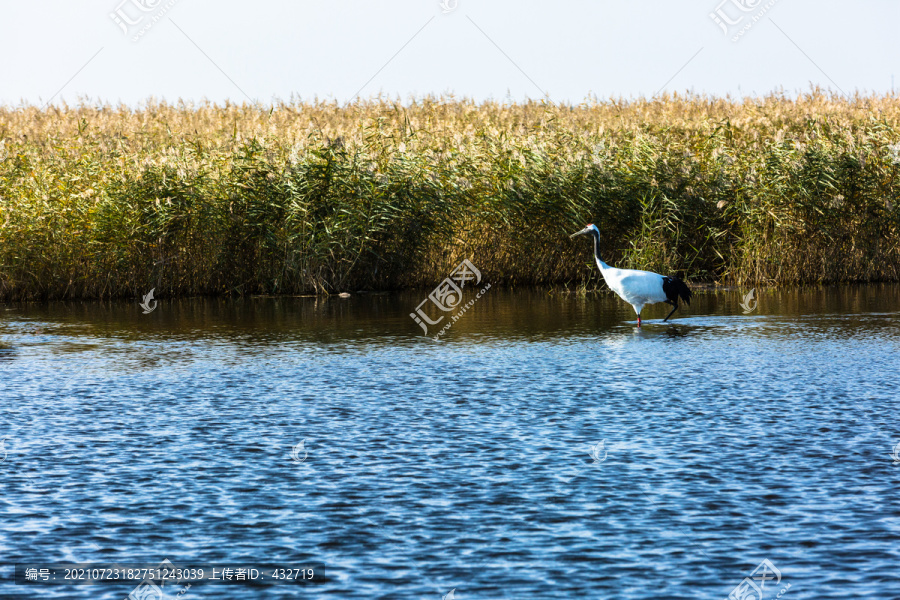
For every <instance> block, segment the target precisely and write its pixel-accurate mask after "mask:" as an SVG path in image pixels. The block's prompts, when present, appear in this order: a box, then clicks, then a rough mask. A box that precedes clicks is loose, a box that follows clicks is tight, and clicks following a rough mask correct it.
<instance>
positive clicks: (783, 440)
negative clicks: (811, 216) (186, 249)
mask: <svg viewBox="0 0 900 600" xmlns="http://www.w3.org/2000/svg"><path fill="white" fill-rule="evenodd" d="M424 297H425V294H424V293H409V294H398V295H356V296H353V297H351V298H349V299H339V298H328V299H321V298H320V299H316V298H280V299H272V298H254V299H248V300H243V301H212V300H185V301H166V300H164V299H163V300H160V302H159V305H158V307H157V309H156V310H154V312H152V313H150V314H146V315H145V314H142V311H141V309H140V308H139V307H138V306H137V303H136V302H133V303H114V304H109V303H67V304H53V305H49V306H46V305H7V306H5V307H4V306H0V377H2V392H0V393H2V399H0V402H2V404H0V417H2V419H0V438H2V437H6V438H7V439H6V440H5V442H4V446H3V447H0V457H3V456H4V455H5V459H4V460H3V461H2V462H0V491H2V493H0V563H2V565H0V578H2V579H0V597H4V598H91V599H113V598H116V599H120V598H124V597H125V596H126V595H127V594H128V593H129V592H130V591H131V589H132V587H133V586H130V585H121V584H120V585H113V584H105V585H102V586H74V587H71V586H70V587H59V586H34V585H32V586H23V585H13V584H12V583H11V579H10V578H11V577H12V567H11V565H12V564H14V563H17V562H24V561H43V562H62V561H80V562H91V561H92V562H102V563H115V562H130V563H134V562H146V563H154V564H155V563H158V562H160V561H162V560H163V559H169V560H171V561H172V562H173V563H175V564H177V565H191V564H205V565H212V564H220V563H229V564H233V563H240V562H245V563H257V564H273V565H279V564H285V565H287V564H293V565H296V564H304V565H310V566H314V567H315V569H316V575H317V577H316V578H314V580H313V582H311V583H305V584H282V585H278V586H271V587H266V588H250V587H235V586H228V585H224V584H216V583H213V584H202V585H195V586H193V587H192V588H191V589H190V590H188V591H187V592H186V593H185V594H184V596H183V597H184V598H186V599H191V598H198V599H199V598H295V597H296V598H314V597H330V598H401V599H405V598H410V599H411V598H416V599H419V598H434V599H440V598H441V597H442V596H444V595H446V594H448V593H449V592H450V591H451V590H454V589H455V592H454V594H455V596H454V597H455V598H458V599H462V600H465V599H467V598H472V599H474V598H623V599H637V598H648V599H649V598H667V599H676V598H717V599H721V598H725V597H726V596H727V595H728V594H729V593H730V592H731V591H732V590H733V589H734V588H735V586H737V585H738V584H740V583H741V582H742V580H743V579H744V578H745V577H747V576H749V575H750V573H751V571H753V570H754V568H756V566H757V565H759V564H760V563H761V562H762V561H763V560H764V559H768V560H769V561H770V562H771V564H772V565H773V566H774V567H776V568H777V569H778V571H779V572H780V576H781V581H780V582H777V585H776V582H773V581H768V582H767V583H766V586H765V590H764V591H765V596H764V597H765V598H775V597H776V596H777V595H778V594H779V593H780V592H781V591H782V590H784V589H785V588H787V589H786V591H785V592H784V593H783V595H782V596H781V597H784V598H795V599H799V598H872V599H875V598H877V599H880V600H881V599H885V598H898V597H900V503H898V500H897V498H898V489H900V464H894V461H893V460H892V458H891V453H892V451H893V449H894V447H895V445H897V444H898V443H900V422H898V399H900V391H898V388H900V361H898V358H897V357H898V342H900V326H898V316H900V288H898V287H897V286H866V287H858V288H857V287H854V288H840V289H837V288H835V289H828V288H826V289H821V290H810V291H790V292H770V293H763V294H761V297H760V299H759V306H758V308H757V309H756V310H755V311H754V312H752V313H750V314H746V315H745V314H743V312H742V310H741V308H740V306H739V302H740V301H741V295H740V294H739V293H738V292H717V293H712V292H709V293H703V294H698V295H697V296H696V297H695V302H694V306H693V307H691V308H688V309H682V310H680V311H679V312H678V313H676V318H675V320H674V321H673V322H670V323H665V324H664V323H661V322H660V321H659V319H661V318H662V316H664V314H665V309H664V308H662V307H656V308H652V309H647V311H645V314H644V315H643V316H644V317H646V318H648V319H655V320H650V321H646V322H645V326H644V328H643V329H641V330H638V329H636V327H635V326H634V325H635V324H634V315H633V313H632V312H631V309H630V307H627V306H625V305H623V304H622V303H621V302H620V301H619V300H617V299H615V298H614V297H611V296H608V295H591V296H588V297H576V296H574V295H550V294H547V293H539V292H527V293H526V292H520V293H516V292H503V291H501V290H491V291H489V292H488V293H487V294H485V296H484V297H483V298H481V299H480V300H478V302H476V303H475V305H474V306H473V307H472V308H471V309H469V311H468V312H467V313H466V314H465V315H464V316H462V317H461V318H460V319H459V321H458V322H456V323H455V324H454V325H453V327H452V328H451V329H450V331H449V332H448V333H447V334H446V335H445V336H444V337H443V338H442V339H441V341H434V340H433V339H431V338H427V337H425V336H423V335H422V331H421V330H420V329H419V327H418V326H417V325H416V324H415V323H414V322H413V320H412V319H411V318H410V316H409V313H410V312H412V311H413V310H414V309H415V307H416V305H417V304H418V303H419V302H420V301H421V300H422V299H424ZM301 441H303V442H304V446H303V448H302V451H300V452H298V454H297V455H295V457H294V458H296V459H298V460H299V461H302V462H298V460H294V459H292V456H291V452H292V447H294V446H296V445H297V444H298V443H299V442H301ZM601 442H602V444H601ZM748 597H750V598H756V596H753V595H751V596H748Z"/></svg>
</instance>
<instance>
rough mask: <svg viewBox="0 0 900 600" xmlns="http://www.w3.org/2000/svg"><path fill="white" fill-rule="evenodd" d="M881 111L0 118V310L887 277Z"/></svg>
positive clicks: (815, 96) (391, 110) (294, 104)
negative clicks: (152, 294) (179, 298)
mask: <svg viewBox="0 0 900 600" xmlns="http://www.w3.org/2000/svg"><path fill="white" fill-rule="evenodd" d="M898 118H900V98H897V97H894V96H888V97H884V96H861V95H858V96H856V97H853V98H850V99H848V98H842V97H839V96H835V95H832V94H829V93H825V92H822V91H817V90H814V91H812V92H810V93H808V94H805V95H802V96H800V97H793V98H792V97H787V96H784V95H771V96H768V97H764V98H752V99H728V98H724V99H723V98H718V99H716V98H706V97H697V96H677V95H670V96H665V97H660V98H656V99H652V100H646V99H643V100H632V101H604V102H592V103H586V104H583V105H577V106H568V105H551V104H545V103H540V102H532V103H525V104H502V103H496V102H487V103H480V104H478V103H474V102H471V101H466V100H458V99H454V98H450V97H441V98H425V99H418V100H415V101H410V102H407V103H405V104H401V103H398V102H394V101H391V100H387V99H375V100H371V101H368V102H359V103H357V104H354V105H351V106H339V105H337V104H335V103H329V102H313V103H309V102H301V101H296V100H291V101H287V102H280V103H277V104H274V105H272V106H267V107H262V106H251V105H235V104H225V105H214V104H208V103H207V104H199V105H193V104H187V103H177V104H167V103H165V102H156V101H149V102H147V103H145V105H143V106H141V107H139V108H136V109H134V108H128V107H125V106H109V105H96V104H93V105H92V104H90V103H82V104H81V105H78V106H74V107H69V106H51V107H48V108H45V109H43V110H42V109H38V108H36V107H33V106H20V107H6V108H0V140H2V142H0V299H3V300H12V299H49V298H109V297H122V296H138V295H140V294H143V293H146V292H147V291H148V290H149V289H150V288H156V290H157V291H156V294H157V295H158V296H159V295H169V296H175V295H188V294H191V295H193V294H213V295H218V294H234V295H243V294H298V293H311V292H312V293H333V292H341V291H356V290H363V289H365V290H376V289H377V290H384V289H398V288H408V287H418V286H431V285H434V284H436V283H437V282H439V281H440V280H442V279H443V278H444V277H446V276H447V274H448V273H449V271H450V270H451V269H452V268H453V267H454V266H455V265H456V264H457V263H458V262H459V261H460V260H461V259H462V258H469V259H471V260H472V261H473V263H474V264H475V265H476V266H477V267H478V268H479V269H480V270H481V271H482V273H483V274H484V276H485V278H486V279H487V280H488V281H491V282H492V283H493V284H495V285H496V284H506V285H573V286H579V285H580V286H589V287H590V286H593V285H596V283H597V273H596V271H595V270H593V269H591V268H590V254H589V248H588V244H587V243H584V241H583V240H577V241H579V242H581V243H575V242H574V241H570V240H569V239H568V234H569V233H571V232H573V231H576V230H577V229H580V228H581V227H583V226H584V224H585V223H588V222H593V223H596V224H597V225H598V226H599V227H600V229H601V231H602V232H603V252H604V253H605V256H604V258H606V259H607V262H610V263H612V264H615V265H618V266H628V267H634V268H645V269H651V270H657V271H660V272H666V273H673V274H678V275H681V276H682V277H685V278H687V279H689V280H693V281H709V282H720V283H728V284H737V285H751V284H752V285H780V284H810V283H840V282H869V281H898V280H900V227H898V226H900V211H898V199H897V195H898V185H897V183H896V182H897V175H898V169H900V135H898V134H900V129H898Z"/></svg>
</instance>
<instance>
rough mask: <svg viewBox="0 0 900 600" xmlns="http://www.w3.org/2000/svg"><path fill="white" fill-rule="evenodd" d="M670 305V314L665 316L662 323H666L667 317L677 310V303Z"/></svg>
mask: <svg viewBox="0 0 900 600" xmlns="http://www.w3.org/2000/svg"><path fill="white" fill-rule="evenodd" d="M671 304H672V312H670V313H669V314H668V315H666V318H665V319H663V322H666V321H668V320H669V317H671V316H672V315H673V314H674V313H675V311H676V310H678V302H677V301H676V302H672V303H671Z"/></svg>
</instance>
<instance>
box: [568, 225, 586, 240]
mask: <svg viewBox="0 0 900 600" xmlns="http://www.w3.org/2000/svg"><path fill="white" fill-rule="evenodd" d="M587 232H588V228H587V227H585V228H584V229H582V230H581V231H576V232H575V233H573V234H572V235H570V236H569V239H572V238H576V237H578V236H579V235H584V234H586V233H587Z"/></svg>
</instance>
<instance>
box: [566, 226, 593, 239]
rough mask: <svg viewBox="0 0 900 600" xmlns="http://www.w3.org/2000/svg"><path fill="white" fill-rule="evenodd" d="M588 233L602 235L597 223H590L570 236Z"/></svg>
mask: <svg viewBox="0 0 900 600" xmlns="http://www.w3.org/2000/svg"><path fill="white" fill-rule="evenodd" d="M588 233H591V234H596V235H597V236H599V235H600V230H599V229H597V226H596V225H594V224H590V225H588V226H587V227H585V228H584V229H582V230H581V231H576V232H575V233H573V234H572V235H570V236H569V237H570V238H574V237H578V236H579V235H585V234H588Z"/></svg>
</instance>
